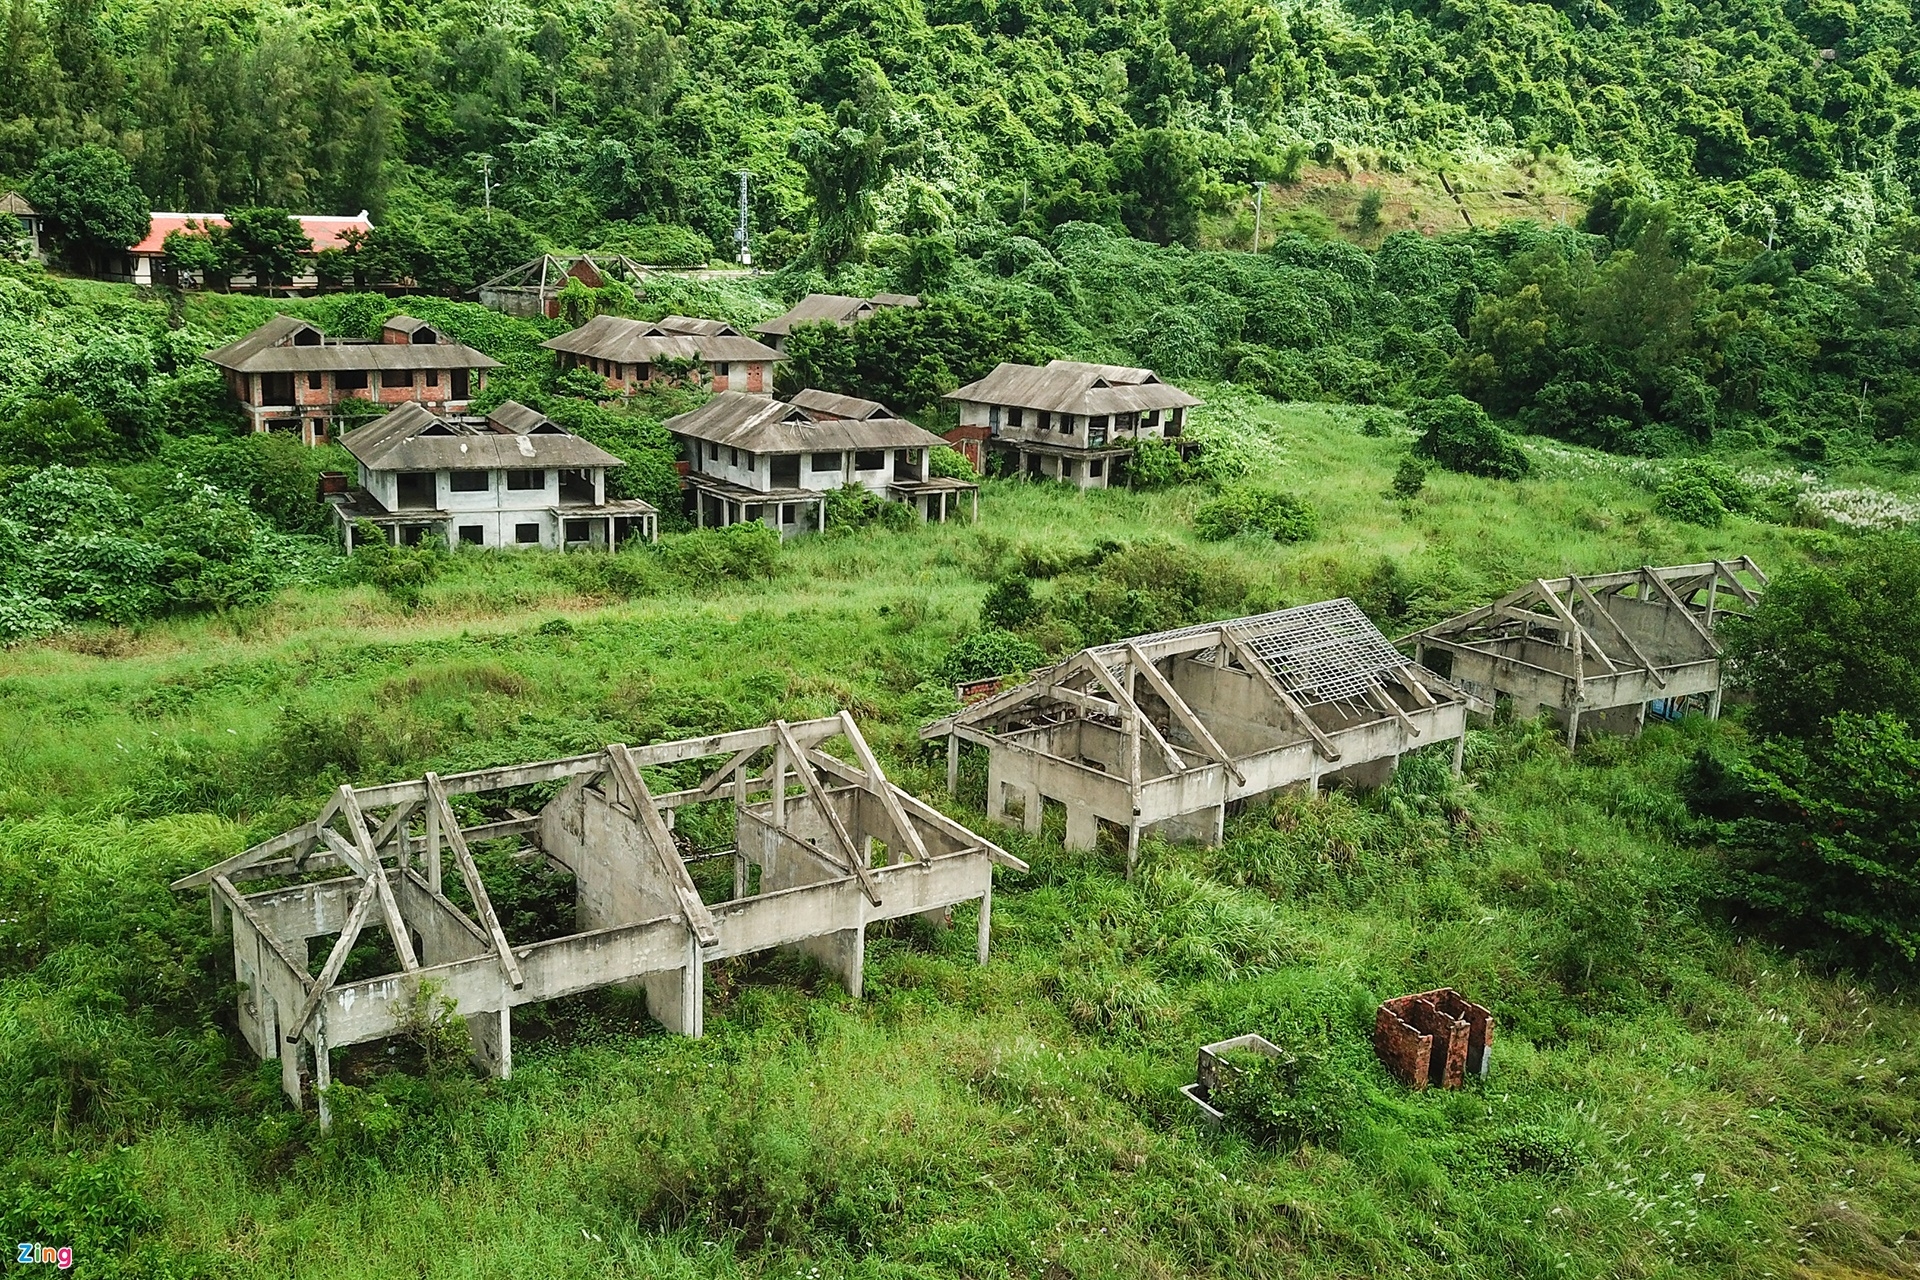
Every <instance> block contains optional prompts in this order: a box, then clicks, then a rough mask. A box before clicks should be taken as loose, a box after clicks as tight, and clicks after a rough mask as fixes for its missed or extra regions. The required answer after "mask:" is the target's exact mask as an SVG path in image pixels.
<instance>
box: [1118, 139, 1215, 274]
mask: <svg viewBox="0 0 1920 1280" xmlns="http://www.w3.org/2000/svg"><path fill="white" fill-rule="evenodd" d="M1114 168H1115V170H1116V173H1117V175H1118V177H1119V180H1120V183H1121V185H1122V187H1123V188H1124V189H1125V191H1126V193H1127V197H1128V198H1127V199H1126V200H1125V201H1123V203H1122V205H1121V210H1120V217H1121V220H1122V221H1123V222H1125V223H1126V226H1127V230H1128V231H1130V232H1132V233H1133V234H1134V235H1136V236H1139V237H1140V238H1141V239H1142V240H1152V241H1154V242H1155V243H1157V244H1185V245H1191V244H1193V243H1195V241H1197V240H1198V239H1199V235H1200V206H1201V200H1202V197H1203V195H1204V184H1203V182H1202V172H1203V171H1202V168H1201V164H1200V152H1199V148H1198V147H1197V146H1196V145H1195V144H1194V140H1193V137H1192V135H1191V134H1189V133H1187V132H1185V131H1184V130H1180V129H1148V130H1146V131H1144V132H1142V133H1139V134H1135V135H1131V136H1130V137H1129V138H1127V139H1126V140H1125V141H1124V142H1123V143H1122V144H1121V145H1120V146H1118V147H1116V148H1115V155H1114Z"/></svg>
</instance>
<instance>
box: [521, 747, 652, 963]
mask: <svg viewBox="0 0 1920 1280" xmlns="http://www.w3.org/2000/svg"><path fill="white" fill-rule="evenodd" d="M539 835H540V841H541V845H542V847H544V848H545V849H546V850H547V851H548V854H549V855H550V856H552V857H554V858H555V859H557V860H558V861H560V862H562V863H564V864H565V865H567V866H569V867H571V868H572V869H573V880H574V891H575V895H576V900H575V909H574V910H575V920H576V921H577V923H578V926H579V928H581V929H582V930H589V929H608V928H612V927H614V926H616V925H622V924H631V923H633V922H635V921H638V920H650V919H652V918H653V917H655V916H660V915H665V914H667V913H669V912H671V911H673V910H675V909H676V907H677V903H678V899H677V898H676V897H675V895H674V892H673V888H672V886H671V885H670V884H669V883H668V881H667V878H666V872H665V869H664V868H663V867H662V866H661V865H660V861H659V858H658V857H657V856H656V855H655V853H654V852H653V850H652V849H650V848H649V847H648V846H647V841H646V837H645V835H644V833H643V832H642V831H641V830H640V824H639V823H637V822H635V821H634V820H633V819H632V818H631V817H629V816H628V815H627V814H626V813H624V812H622V811H621V810H619V809H616V808H615V807H614V806H613V803H612V802H611V801H609V800H608V799H607V798H606V796H604V795H602V794H601V793H600V792H599V791H597V790H595V789H593V788H592V787H588V786H586V785H585V784H584V782H583V781H581V780H580V779H577V778H576V779H575V780H574V781H573V782H572V783H569V784H568V786H567V787H566V789H565V790H564V791H562V792H561V793H560V794H559V795H557V796H555V797H554V798H553V800H552V801H551V802H550V803H549V804H548V805H547V807H546V808H545V809H544V810H542V812H541V814H540V827H539Z"/></svg>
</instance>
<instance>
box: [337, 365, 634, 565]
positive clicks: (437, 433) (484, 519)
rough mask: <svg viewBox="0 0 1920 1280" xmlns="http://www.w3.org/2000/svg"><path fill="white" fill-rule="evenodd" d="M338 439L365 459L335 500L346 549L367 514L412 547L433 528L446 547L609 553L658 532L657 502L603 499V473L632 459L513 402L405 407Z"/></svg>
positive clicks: (360, 459) (391, 537)
mask: <svg viewBox="0 0 1920 1280" xmlns="http://www.w3.org/2000/svg"><path fill="white" fill-rule="evenodd" d="M341 443H342V444H343V445H344V446H345V448H346V450H347V452H348V453H350V454H352V455H353V457H354V460H355V461H356V462H358V463H359V464H360V477H359V478H360V487H359V488H358V489H357V490H354V491H351V492H349V493H347V494H345V495H342V496H341V497H340V498H339V499H338V500H336V501H335V502H334V513H335V517H336V518H337V519H338V521H339V524H340V532H341V538H342V540H343V541H344V542H345V544H346V548H347V550H348V551H351V550H353V543H354V538H355V524H356V522H358V521H363V520H364V521H369V522H371V523H372V524H373V525H374V526H375V527H376V528H378V529H379V530H380V531H381V532H382V533H383V534H385V535H386V537H387V538H388V539H389V540H390V541H392V542H394V543H396V544H403V545H409V546H411V545H415V544H417V543H418V542H419V541H420V540H421V539H422V538H423V537H426V536H428V535H434V536H437V537H440V538H442V539H444V540H445V541H446V543H447V545H448V546H461V545H466V546H476V547H546V548H549V549H552V550H560V549H582V550H585V549H591V550H595V551H608V550H612V549H614V548H615V547H618V546H619V545H620V544H621V543H622V542H625V541H626V540H627V539H629V538H633V537H640V538H644V539H646V540H647V541H648V542H652V541H654V540H655V538H657V537H658V536H659V527H660V520H659V511H658V510H657V509H656V508H655V507H654V506H653V505H652V504H651V503H648V502H643V501H641V500H640V499H638V498H626V499H609V498H608V497H607V472H608V471H609V470H611V469H612V468H614V467H619V466H624V465H626V464H625V463H623V462H621V461H620V459H619V458H616V457H615V456H614V455H612V454H610V453H608V452H607V451H606V450H605V449H602V448H600V447H599V446H598V445H596V444H594V443H593V442H592V441H589V440H583V439H581V438H580V437H579V436H576V435H573V434H572V433H570V432H568V431H566V430H564V429H563V428H561V427H559V426H558V425H556V424H555V423H553V422H552V421H550V420H549V419H547V418H544V417H542V416H541V415H540V414H538V413H536V412H534V411H533V410H532V409H529V408H527V406H525V405H523V404H521V403H519V402H518V401H514V400H508V401H505V402H503V403H502V404H501V405H500V407H499V408H497V409H495V410H493V411H492V412H491V413H489V414H487V415H486V416H485V417H473V418H441V417H436V416H435V415H433V414H431V413H428V412H427V411H426V410H425V409H424V408H422V407H421V406H420V405H418V404H409V405H403V406H402V407H401V408H398V409H396V410H394V411H393V412H392V413H390V414H388V415H387V416H386V417H384V418H379V419H377V420H375V421H373V422H370V423H368V424H367V425H366V426H364V427H361V428H360V429H359V430H357V431H352V432H349V433H348V435H347V437H346V439H345V440H343V441H342V442H341Z"/></svg>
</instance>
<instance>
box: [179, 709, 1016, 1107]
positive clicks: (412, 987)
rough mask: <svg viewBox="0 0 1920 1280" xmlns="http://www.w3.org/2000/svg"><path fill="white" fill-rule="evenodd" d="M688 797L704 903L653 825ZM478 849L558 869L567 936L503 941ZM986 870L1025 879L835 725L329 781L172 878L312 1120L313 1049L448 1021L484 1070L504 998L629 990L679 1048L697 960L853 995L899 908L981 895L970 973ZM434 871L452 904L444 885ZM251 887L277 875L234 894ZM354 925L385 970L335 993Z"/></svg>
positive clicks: (494, 1046) (500, 1026) (267, 1053)
mask: <svg viewBox="0 0 1920 1280" xmlns="http://www.w3.org/2000/svg"><path fill="white" fill-rule="evenodd" d="M835 738H839V739H841V740H843V741H845V742H846V743H847V744H848V746H849V748H850V751H849V753H848V754H849V755H850V756H851V757H852V759H851V761H849V760H845V759H841V758H839V757H837V756H834V755H831V754H829V753H828V752H827V751H826V747H827V746H828V745H830V741H831V740H832V739H835ZM698 760H707V761H709V762H710V763H713V764H715V765H717V767H715V768H714V769H713V771H712V772H711V773H710V774H708V775H707V777H706V780H705V781H704V782H702V783H701V784H700V785H699V786H697V787H692V788H689V789H687V790H681V791H667V792H656V791H655V790H654V789H653V788H654V784H652V783H649V782H648V780H647V777H646V770H647V769H648V768H649V767H650V766H659V765H672V764H679V763H684V762H689V761H698ZM542 784H546V785H553V784H559V790H558V792H557V793H556V794H554V795H553V796H552V798H551V799H549V800H548V801H547V802H546V803H545V804H544V805H543V806H542V807H541V808H540V810H539V811H538V812H537V813H527V812H525V811H522V810H517V809H511V808H508V805H510V804H515V803H521V802H522V798H523V797H524V796H525V794H526V792H525V789H526V788H528V787H531V786H538V785H542ZM796 785H797V787H798V789H799V791H798V794H792V792H793V790H794V788H795V787H796ZM456 796H465V797H468V798H469V799H468V800H467V802H466V803H465V804H463V805H462V810H463V811H465V812H472V811H473V810H474V809H475V808H482V809H483V810H484V811H485V816H487V817H488V819H489V820H486V821H482V822H478V823H471V824H468V825H463V824H462V820H461V816H460V814H459V813H457V812H456V811H455V810H454V808H453V806H452V803H451V801H452V799H453V797H456ZM691 805H712V806H717V807H720V808H722V809H725V810H727V811H728V812H729V813H730V814H731V816H732V819H733V827H734V833H733V848H732V850H731V851H730V852H731V855H732V863H733V868H732V870H733V876H732V883H731V885H724V884H720V885H714V884H710V885H709V886H708V888H707V889H706V890H705V892H703V891H702V889H701V886H700V885H699V884H697V883H695V881H694V879H693V877H692V875H691V874H689V871H688V860H689V858H691V857H695V856H698V854H697V853H696V851H695V850H693V849H692V848H691V847H690V846H688V845H687V844H685V843H683V842H682V841H680V840H679V839H678V838H677V837H676V836H675V834H674V826H675V816H676V815H677V814H678V813H679V812H680V811H681V810H682V809H684V808H686V807H688V806H691ZM491 840H510V841H513V842H514V844H515V846H516V849H515V854H514V856H515V857H517V858H520V859H544V860H545V861H546V862H548V863H549V864H551V865H552V866H553V867H555V868H556V869H559V870H561V871H564V872H567V873H568V874H570V875H572V877H573V880H574V888H575V921H574V923H575V926H576V929H575V931H574V932H572V933H567V934H563V935H562V936H559V937H552V938H510V937H508V935H507V933H506V931H505V929H504V928H503V927H502V926H501V923H500V919H499V915H498V913H497V912H496V911H495V909H494V906H493V902H492V899H491V898H490V896H489V894H488V888H487V885H486V884H485V882H484V881H483V880H482V879H481V877H480V873H479V870H478V869H477V867H476V865H475V863H474V859H473V853H472V850H473V846H475V845H478V844H480V843H481V842H483V841H491ZM882 849H884V856H879V855H880V851H881V850H882ZM723 856H724V855H723ZM449 864H450V865H449ZM995 864H998V865H1001V866H1005V867H1011V868H1014V869H1015V870H1020V871H1024V870H1026V865H1025V864H1024V863H1022V862H1021V861H1020V860H1019V859H1017V858H1014V857H1012V856H1011V855H1009V854H1008V853H1006V852H1005V851H1004V850H1002V849H1000V848H999V847H998V846H996V845H994V844H993V843H992V842H991V841H988V840H984V839H982V838H981V837H980V836H977V835H975V834H974V833H973V832H971V831H969V830H967V828H965V827H963V826H961V825H960V824H959V823H957V822H955V821H953V820H952V819H951V818H948V817H946V816H945V815H943V814H941V813H940V812H939V811H938V810H936V809H933V808H931V807H930V806H928V805H925V804H922V803H921V802H920V801H918V800H916V799H914V798H913V796H911V795H909V794H908V793H907V792H905V791H902V790H901V789H900V788H898V787H896V786H894V785H893V784H892V783H891V782H889V781H888V780H887V777H886V775H885V774H884V773H883V772H882V771H881V768H880V764H879V762H878V761H877V760H875V759H874V756H873V752H872V751H871V750H869V749H868V747H867V744H866V741H865V739H863V738H862V737H861V736H860V730H859V729H858V727H856V726H855V724H854V723H853V719H852V717H850V716H848V715H847V714H846V713H844V712H842V713H841V714H840V715H838V716H833V717H829V718H826V719H821V720H809V721H804V722H800V723H795V724H789V723H787V722H785V721H775V722H774V723H773V724H771V725H767V726H765V727H763V728H758V729H749V730H745V731H742V732H738V733H722V734H716V735H714V736H712V737H707V738H697V739H687V740H683V741H679V742H663V743H657V744H654V745H652V746H645V747H631V748H630V747H627V746H625V745H623V744H620V743H615V744H613V745H611V746H609V747H607V748H605V749H604V750H601V751H595V752H591V753H589V754H586V755H580V756H573V757H570V758H567V759H563V760H545V761H540V762H538V763H534V764H523V765H509V766H506V767H504V768H497V769H479V770H475V771H473V772H471V773H459V774H448V775H447V776H445V777H439V776H436V775H434V774H431V773H429V774H428V775H426V777H424V778H420V779H415V780H412V781H407V782H394V783H388V784H386V785H383V786H372V787H358V788H356V787H351V786H346V785H342V786H341V787H340V788H339V789H338V790H336V791H335V792H334V794H333V797H332V798H331V799H330V800H329V801H328V802H327V803H326V805H325V806H324V807H323V808H322V809H321V810H320V812H319V813H318V814H317V815H316V816H315V817H314V819H313V821H311V822H307V823H303V824H301V825H300V826H298V827H295V828H294V829H293V830H291V831H287V832H285V833H283V834H281V835H278V836H275V837H273V838H272V839H270V840H267V841H264V842H263V843H261V844H257V845H255V846H254V847H253V848H251V849H248V850H247V851H246V852H244V853H241V854H238V855H236V856H234V857H232V858H228V859H227V860H225V861H224V862H220V863H218V864H216V865H214V866H211V867H208V868H207V869H205V870H204V871H199V872H196V873H195V874H193V875H190V876H187V877H185V878H183V879H181V880H178V881H176V882H175V883H174V885H173V887H174V888H175V889H176V890H180V891H186V890H191V889H200V888H205V889H207V890H208V892H209V895H210V896H211V898H212V904H213V923H214V928H215V930H216V931H217V932H225V933H230V934H231V936H232V940H233V968H234V978H235V980H236V982H237V983H238V986H239V994H238V998H237V1005H238V1014H239V1023H240V1029H241V1032H242V1034H243V1035H244V1036H245V1037H246V1040H247V1044H248V1045H249V1046H250V1047H251V1048H252V1049H253V1051H254V1052H255V1053H256V1054H257V1055H259V1057H260V1058H261V1059H262V1060H271V1059H277V1060H278V1061H279V1063H280V1083H281V1087H282V1088H283V1089H285V1091H286V1093H287V1096H288V1097H289V1098H290V1099H292V1101H293V1103H294V1105H295V1106H301V1105H303V1102H304V1098H305V1094H306V1089H305V1086H306V1083H307V1082H308V1081H311V1083H312V1085H313V1092H314V1096H315V1097H316V1099H317V1100H318V1102H319V1107H320V1122H321V1124H322V1125H325V1124H327V1123H328V1121H329V1119H330V1117H329V1115H328V1110H327V1102H326V1093H325V1090H326V1086H327V1085H328V1083H329V1082H330V1080H331V1078H332V1061H331V1055H332V1054H333V1052H334V1051H335V1050H338V1049H343V1048H346V1047H348V1046H351V1045H356V1044H362V1043H366V1042H368V1041H372V1040H379V1039H383V1038H385V1037H388V1036H392V1035H395V1034H398V1033H401V1032H403V1031H405V1030H406V1029H407V1028H408V1027H409V1026H410V1025H418V1024H419V1021H420V1020H421V1019H433V1018H443V1017H447V1016H458V1017H463V1018H465V1020H466V1024H467V1027H468V1029H469V1031H470V1033H471V1035H472V1043H473V1051H474V1056H475V1059H476V1061H477V1062H478V1064H479V1065H480V1066H481V1067H482V1068H483V1069H484V1070H486V1071H488V1072H490V1073H491V1074H493V1075H495V1076H499V1077H505V1076H507V1075H510V1074H511V1073H512V1070H513V1031H512V1021H513V1010H514V1008H515V1007H517V1006H520V1005H526V1004H534V1003H537V1002H539V1001H542V1000H552V999H556V998H558V997H560V996H565V995H572V994H575V993H577V992H581V991H591V990H594V989H596V988H600V987H606V986H612V985H614V984H616V983H638V984H639V985H640V986H641V987H643V988H644V990H645V992H646V998H647V1008H648V1012H650V1013H651V1014H652V1015H653V1016H654V1017H655V1018H657V1019H658V1020H659V1021H660V1023H661V1024H662V1025H663V1026H665V1027H666V1028H667V1029H668V1030H670V1031H674V1032H677V1033H679V1034H681V1035H686V1036H695V1037H697V1036H699V1035H701V1034H702V1031H703V1029H704V1021H705V1020H704V1013H703V1007H702V1006H703V1004H704V997H703V991H704V981H703V978H704V970H705V966H707V965H708V964H711V963H713V962H714V961H716V960H724V959H727V958H729V957H732V956H738V955H745V954H748V953H751V952H756V951H765V950H768V949H770V948H774V947H792V948H795V949H797V950H799V951H802V952H805V953H807V954H809V955H812V956H814V957H816V958H817V959H818V960H819V961H820V962H821V963H822V964H823V965H824V966H825V967H826V968H827V969H828V970H830V971H831V972H832V973H833V974H834V976H835V977H837V978H838V979H839V980H840V981H841V983H842V984H844V985H845V987H846V989H847V991H848V993H849V994H851V995H852V996H853V997H855V998H856V999H858V998H859V996H860V992H861V986H862V973H863V968H864V963H865V955H866V931H867V927H868V926H869V925H870V924H873V923H876V922H879V921H884V920H891V919H897V918H899V917H902V916H909V915H927V916H931V917H934V918H936V919H938V920H940V921H943V922H944V921H945V919H946V918H947V915H948V913H949V912H950V911H951V909H952V908H953V907H955V906H957V905H959V904H961V903H965V902H978V903H979V904H980V905H979V917H978V923H977V942H976V946H977V955H978V958H979V962H980V963H981V964H985V963H986V960H987V941H988V935H989V928H990V921H991V918H992V906H993V867H994V865H995ZM456 877H457V878H458V880H459V881H460V883H461V885H462V886H463V887H464V889H465V891H466V898H467V900H468V901H469V902H470V903H471V904H472V910H471V911H468V910H463V909H462V908H461V907H459V906H457V905H455V904H454V903H453V902H452V901H451V900H449V898H448V897H447V895H446V893H445V892H444V890H445V888H446V887H447V881H448V879H449V878H456ZM267 880H272V881H276V882H278V883H277V884H276V885H274V886H273V887H261V888H258V889H255V890H253V891H251V892H242V890H241V888H240V886H241V885H242V884H246V883H248V882H250V881H251V882H256V883H257V882H260V881H267ZM288 880H293V881H296V883H293V884H291V885H287V884H286V882H287V881H288ZM369 928H371V929H374V930H379V931H382V932H384V934H385V937H384V939H382V941H384V943H385V944H386V948H387V951H388V954H390V955H391V956H392V957H393V960H392V961H391V963H392V965H393V967H392V969H391V970H390V971H389V972H387V973H384V974H381V975H380V976H377V977H373V978H368V979H364V980H360V981H352V982H348V981H343V980H342V979H341V971H342V969H343V967H344V965H345V963H346V960H347V956H348V954H349V952H351V951H352V950H353V948H354V945H355V943H356V942H358V941H360V940H361V938H362V935H363V934H365V933H366V931H367V930H368V929H369ZM329 935H332V936H334V937H335V940H334V941H333V942H332V943H331V944H330V945H329V946H328V948H327V953H326V960H325V962H324V963H323V964H322V965H321V966H320V969H319V972H318V973H317V974H310V970H311V968H312V966H311V964H310V962H309V951H308V948H309V944H310V943H311V942H312V941H313V940H314V939H316V938H325V937H327V936H329ZM449 1002H451V1003H449Z"/></svg>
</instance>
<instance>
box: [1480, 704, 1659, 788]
mask: <svg viewBox="0 0 1920 1280" xmlns="http://www.w3.org/2000/svg"><path fill="white" fill-rule="evenodd" d="M1641 710H1642V711H1645V710H1646V708H1645V707H1644V706H1642V707H1641ZM1466 761H1467V731H1466V728H1465V726H1462V727H1461V729H1460V736H1459V737H1457V738H1455V739H1454V740H1453V776H1454V777H1456V778H1457V777H1459V776H1460V770H1461V768H1462V767H1463V766H1464V765H1465V764H1466Z"/></svg>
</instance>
